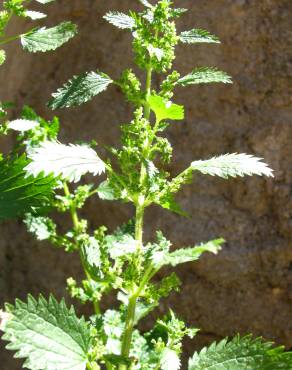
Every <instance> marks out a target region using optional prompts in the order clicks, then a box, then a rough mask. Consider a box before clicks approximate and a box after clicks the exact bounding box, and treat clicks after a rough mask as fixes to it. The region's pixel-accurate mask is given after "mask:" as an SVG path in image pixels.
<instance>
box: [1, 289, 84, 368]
mask: <svg viewBox="0 0 292 370" xmlns="http://www.w3.org/2000/svg"><path fill="white" fill-rule="evenodd" d="M6 311H7V312H8V313H9V314H10V315H11V316H10V318H9V319H8V320H7V321H6V323H5V326H4V335H3V339H4V340H6V341H8V342H10V343H9V344H8V345H7V346H6V348H7V349H9V350H13V351H16V356H15V357H18V358H25V359H26V360H25V363H24V365H23V366H24V367H25V368H27V369H31V370H37V369H39V370H41V369H46V370H85V369H86V363H87V353H88V351H89V347H90V331H89V328H88V326H87V324H86V322H85V320H84V319H83V318H81V319H78V318H77V316H76V314H75V311H74V309H73V308H71V309H68V308H67V306H66V304H65V302H64V300H62V301H61V302H60V303H58V302H57V301H56V299H55V298H54V297H53V296H50V298H49V300H48V301H47V300H46V299H45V298H44V297H42V296H40V297H39V299H38V300H35V299H34V298H33V297H32V296H28V299H27V303H25V302H22V301H20V300H16V303H15V305H7V307H6Z"/></svg>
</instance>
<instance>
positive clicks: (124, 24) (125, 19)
mask: <svg viewBox="0 0 292 370" xmlns="http://www.w3.org/2000/svg"><path fill="white" fill-rule="evenodd" d="M103 18H104V19H105V20H107V21H108V22H109V23H111V24H113V25H114V26H116V27H118V28H121V29H130V30H131V29H133V28H134V27H135V19H134V18H133V17H131V16H129V15H126V14H124V13H121V12H108V13H107V14H106V15H105V16H104V17H103Z"/></svg>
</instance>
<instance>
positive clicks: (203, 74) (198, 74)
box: [177, 67, 232, 86]
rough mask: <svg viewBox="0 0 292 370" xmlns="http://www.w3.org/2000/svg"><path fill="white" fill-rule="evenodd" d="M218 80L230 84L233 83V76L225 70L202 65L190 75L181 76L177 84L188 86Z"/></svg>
mask: <svg viewBox="0 0 292 370" xmlns="http://www.w3.org/2000/svg"><path fill="white" fill-rule="evenodd" d="M216 82H222V83H225V84H227V83H228V84H229V83H232V80H231V77H230V76H228V74H227V73H225V72H222V71H218V70H217V69H215V68H208V67H201V68H196V69H194V70H193V71H192V72H191V73H189V74H188V75H186V76H184V77H182V78H180V79H179V80H178V82H177V84H178V85H181V86H188V85H195V84H206V83H216Z"/></svg>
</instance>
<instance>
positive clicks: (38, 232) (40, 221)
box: [24, 213, 56, 240]
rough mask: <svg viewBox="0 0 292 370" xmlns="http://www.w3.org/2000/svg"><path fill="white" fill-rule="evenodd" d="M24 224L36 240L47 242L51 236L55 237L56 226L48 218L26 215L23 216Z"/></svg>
mask: <svg viewBox="0 0 292 370" xmlns="http://www.w3.org/2000/svg"><path fill="white" fill-rule="evenodd" d="M24 223H25V225H26V227H27V230H28V231H29V232H31V233H32V234H34V236H35V237H36V239H37V240H47V239H49V238H50V237H51V236H52V235H56V225H55V224H54V222H53V221H52V220H51V219H50V218H49V217H43V216H37V217H36V216H33V215H31V214H30V213H28V214H26V215H25V218H24Z"/></svg>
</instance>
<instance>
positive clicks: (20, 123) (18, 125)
mask: <svg viewBox="0 0 292 370" xmlns="http://www.w3.org/2000/svg"><path fill="white" fill-rule="evenodd" d="M39 125H40V124H39V122H37V121H31V120H27V119H16V120H14V121H10V122H9V123H8V125H7V127H8V128H9V129H11V130H15V131H20V132H25V131H29V130H32V129H34V128H36V127H37V126H39Z"/></svg>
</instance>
